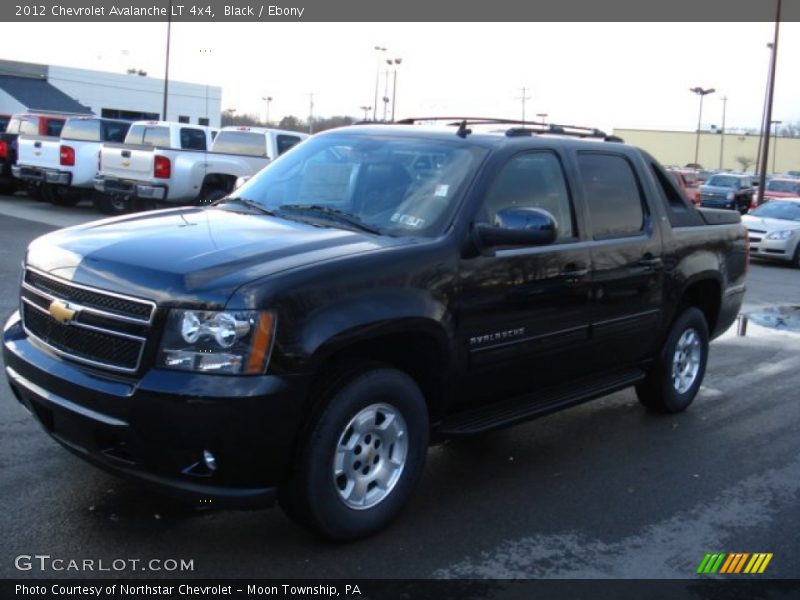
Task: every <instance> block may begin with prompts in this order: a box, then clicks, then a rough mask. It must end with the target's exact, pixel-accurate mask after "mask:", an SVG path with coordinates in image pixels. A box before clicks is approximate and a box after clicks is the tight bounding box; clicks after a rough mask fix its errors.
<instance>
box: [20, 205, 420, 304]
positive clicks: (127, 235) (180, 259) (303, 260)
mask: <svg viewBox="0 0 800 600" xmlns="http://www.w3.org/2000/svg"><path fill="white" fill-rule="evenodd" d="M409 243H411V241H410V240H408V239H405V240H403V239H401V238H392V237H386V236H376V235H369V234H362V233H358V232H353V231H350V230H344V229H337V228H332V227H321V226H315V225H310V224H307V223H300V222H296V221H288V220H284V219H278V218H273V217H268V216H265V215H252V214H243V213H238V212H232V211H228V210H224V209H219V208H206V209H200V208H181V209H170V210H163V211H156V212H151V213H143V214H139V215H134V216H126V217H119V218H114V219H105V220H102V221H94V222H92V223H88V224H85V225H79V226H76V227H70V228H67V229H61V230H58V231H55V232H52V233H49V234H47V235H44V236H42V237H40V238H37V239H36V240H34V241H33V243H31V245H30V246H29V248H28V255H27V259H26V260H27V264H28V265H30V266H31V267H34V268H37V269H39V270H40V271H44V272H46V273H50V274H52V275H54V276H57V277H60V278H62V279H65V280H68V281H72V282H75V283H79V284H82V285H88V286H92V287H96V288H99V289H102V290H108V291H113V292H117V293H122V294H127V295H132V296H137V297H140V298H144V299H149V300H154V301H155V302H157V303H158V304H160V305H167V306H168V305H181V304H183V305H186V304H202V305H206V306H208V307H209V308H211V307H214V306H217V307H222V306H224V305H225V303H226V302H227V300H228V299H229V298H230V296H231V294H232V293H233V292H234V291H235V290H236V289H237V288H238V287H240V286H241V285H243V284H245V283H248V282H250V281H253V280H255V279H258V278H261V277H266V276H269V275H273V274H275V273H279V272H281V271H285V270H287V269H293V268H297V267H302V266H305V265H310V264H317V263H321V262H325V261H329V260H334V259H337V258H341V257H345V256H348V255H353V254H360V253H364V252H372V251H376V250H380V249H382V248H386V247H390V246H397V245H403V244H409Z"/></svg>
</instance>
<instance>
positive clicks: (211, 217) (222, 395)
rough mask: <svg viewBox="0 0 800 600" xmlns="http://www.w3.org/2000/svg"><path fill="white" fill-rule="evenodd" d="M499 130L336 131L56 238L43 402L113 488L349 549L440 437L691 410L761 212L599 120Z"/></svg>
mask: <svg viewBox="0 0 800 600" xmlns="http://www.w3.org/2000/svg"><path fill="white" fill-rule="evenodd" d="M481 121H482V122H484V123H485V122H486V120H485V119H482V120H481ZM497 123H498V124H497V125H495V126H494V127H493V129H495V130H496V132H483V133H482V132H480V131H474V132H473V130H472V128H475V129H477V127H478V124H475V125H472V126H470V124H469V123H468V122H467V121H466V120H464V121H463V122H462V123H461V124H460V125H459V126H458V127H457V128H451V127H428V126H423V125H419V126H411V125H408V124H396V125H363V126H354V127H347V128H340V129H335V130H331V131H328V132H323V133H320V134H318V135H316V136H314V137H312V138H310V139H308V140H307V141H305V142H303V143H302V144H300V145H299V146H297V147H296V148H295V149H293V150H292V151H291V152H289V153H287V154H286V155H285V156H283V157H282V158H281V159H280V160H277V161H275V162H273V163H271V164H269V165H268V166H267V167H265V168H264V169H263V170H262V171H261V172H259V173H258V174H256V175H255V176H253V177H252V178H251V179H250V180H249V181H248V182H246V183H245V184H244V185H242V187H241V188H239V189H238V190H237V191H236V193H235V195H234V196H231V197H228V198H225V199H224V200H222V201H221V202H219V203H217V204H216V205H214V206H210V207H182V208H173V209H167V210H163V211H154V212H152V213H149V214H146V215H135V216H130V217H120V218H118V219H114V220H111V221H106V222H100V223H90V224H86V225H82V226H77V227H71V228H68V229H62V230H58V231H55V232H52V233H49V234H47V235H45V236H43V237H40V238H38V239H37V240H35V241H34V242H33V243H31V245H30V247H29V248H28V251H27V253H26V255H25V256H26V259H25V263H24V265H23V268H24V272H23V274H22V288H21V300H20V310H19V311H18V312H16V313H15V314H14V315H13V316H12V317H11V318H10V319H9V320H8V322H7V324H6V326H5V330H4V332H3V361H4V364H5V371H6V375H7V377H8V381H9V383H10V384H11V388H12V390H13V392H14V395H15V397H16V398H17V399H18V400H19V401H20V402H21V403H23V404H24V405H25V406H26V407H27V408H28V409H29V410H30V411H31V413H32V415H33V417H34V418H36V419H37V420H39V421H40V422H41V423H42V424H43V425H44V427H45V430H46V431H47V432H48V433H50V434H51V435H52V436H53V437H54V438H55V439H56V440H57V441H58V442H60V443H61V444H63V445H64V446H66V447H67V448H68V449H69V450H71V451H72V452H74V453H75V454H77V455H78V456H80V457H81V458H84V459H86V460H88V461H90V462H92V463H94V464H96V465H99V466H101V467H103V468H104V469H107V470H109V471H111V472H113V473H117V474H119V475H122V476H126V477H129V478H132V479H134V480H138V481H139V482H141V483H142V484H143V485H147V486H150V487H152V488H155V489H160V490H161V491H164V492H166V493H171V494H173V495H176V496H178V497H180V498H183V499H185V500H188V501H191V502H196V503H200V502H202V503H204V505H205V504H206V503H208V502H209V501H212V502H213V505H214V506H243V505H244V506H259V505H264V504H268V503H270V502H272V501H273V500H274V499H276V498H277V500H278V501H279V502H280V503H281V505H282V506H283V507H284V509H285V510H286V512H287V513H288V514H289V515H290V516H291V517H292V518H294V519H295V520H297V521H298V522H300V523H302V524H304V525H307V526H309V527H311V528H313V529H315V530H316V531H318V532H320V533H321V534H323V535H325V536H328V537H330V538H334V539H338V540H345V539H353V538H357V537H360V536H364V535H368V534H370V533H373V532H375V531H376V530H378V529H380V528H382V527H383V526H385V525H386V524H388V523H389V522H390V521H391V520H392V519H393V518H394V517H395V516H396V515H397V514H398V512H399V511H400V510H401V508H402V507H403V506H404V505H405V504H406V503H407V501H408V499H409V497H410V496H411V493H412V491H413V489H414V487H415V485H416V484H417V482H418V480H419V479H420V475H421V473H422V470H423V466H424V463H425V457H426V453H427V448H428V445H429V442H430V441H432V440H433V441H435V440H442V439H444V438H448V437H461V436H467V435H472V434H478V433H481V432H485V431H489V430H492V429H496V428H500V427H506V426H510V425H513V424H516V423H519V422H521V421H525V420H528V419H532V418H535V417H538V416H542V415H546V414H549V413H552V412H553V411H557V410H561V409H564V408H567V407H570V406H574V405H576V404H580V403H582V402H586V401H589V400H592V399H594V398H598V397H601V396H604V395H606V394H610V393H612V392H615V391H617V390H621V389H623V388H627V387H629V386H635V387H636V393H637V395H638V397H639V399H640V400H641V402H642V403H643V404H644V405H645V406H647V407H649V408H651V409H653V410H656V411H661V412H666V413H676V412H679V411H682V410H684V409H685V408H687V407H688V406H689V404H691V402H692V400H693V399H694V397H695V395H696V393H697V391H698V389H699V387H700V385H701V383H702V380H703V376H704V373H705V368H706V359H707V357H708V352H709V340H710V339H712V338H714V337H716V336H718V335H720V334H721V333H722V332H723V331H725V330H726V329H727V328H728V327H729V326H730V325H731V324H732V323H733V321H734V319H735V318H736V315H737V314H738V312H739V309H740V307H741V303H742V298H743V295H744V290H745V273H746V267H747V258H748V257H747V250H746V241H747V240H746V230H745V228H744V227H743V226H742V224H741V222H740V217H739V215H738V214H736V213H735V212H733V211H715V210H708V209H695V208H694V207H693V206H692V205H691V204H690V203H689V202H688V201H687V200H686V198H684V197H683V196H682V195H681V194H679V193H678V191H677V189H676V188H675V186H674V185H673V184H672V182H671V180H670V178H669V176H668V175H667V173H666V172H665V171H663V170H662V169H661V167H660V166H659V165H658V163H657V162H656V160H655V159H654V158H652V157H651V156H650V155H649V154H647V153H646V152H644V151H642V150H639V149H636V148H634V147H631V146H627V145H625V144H622V143H618V142H617V141H615V139H618V138H613V137H610V136H605V135H604V134H602V132H598V130H596V129H590V128H587V129H583V128H580V129H579V128H572V127H559V128H558V130H557V131H558V135H549V134H548V132H549V131H551V128H550V126H547V127H519V126H508V125H506V124H505V123H506V122H504V121H502V120H498V122H497ZM500 125H503V126H502V127H499V126H500ZM223 134H224V132H221V133H220V134H219V136H218V139H219V138H220V137H222V136H223ZM570 134H572V135H574V137H569V135H570ZM581 137H590V138H596V140H594V141H593V140H588V139H580V138H581ZM596 451H600V450H599V449H596ZM32 468H35V465H33V466H32ZM620 468H625V467H624V466H621V467H620ZM462 493H469V491H463V492H462ZM53 501H58V499H57V498H53ZM540 508H541V507H540Z"/></svg>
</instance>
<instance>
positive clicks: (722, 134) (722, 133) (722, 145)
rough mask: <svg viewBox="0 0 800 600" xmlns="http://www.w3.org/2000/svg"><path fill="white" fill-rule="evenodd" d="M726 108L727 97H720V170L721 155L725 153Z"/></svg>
mask: <svg viewBox="0 0 800 600" xmlns="http://www.w3.org/2000/svg"><path fill="white" fill-rule="evenodd" d="M727 108H728V97H727V96H723V97H722V129H721V130H720V137H719V168H720V171H721V170H722V155H723V153H724V152H725V109H727Z"/></svg>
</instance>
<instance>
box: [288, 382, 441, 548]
mask: <svg viewBox="0 0 800 600" xmlns="http://www.w3.org/2000/svg"><path fill="white" fill-rule="evenodd" d="M330 393H331V397H330V398H329V399H328V402H327V405H326V406H325V408H324V410H323V411H322V412H321V414H320V415H319V417H318V418H317V420H316V422H315V423H314V425H313V427H312V428H311V431H310V434H309V435H308V438H307V439H306V441H305V444H304V446H303V447H302V448H301V450H300V452H299V459H298V462H297V464H296V466H295V468H294V470H293V472H292V477H291V479H290V481H288V482H287V483H286V485H284V486H283V487H281V489H280V490H279V495H278V499H279V502H280V504H281V506H282V508H283V509H284V511H285V512H286V513H287V514H288V515H289V516H290V517H291V518H292V519H293V520H295V521H296V522H298V523H300V524H301V525H303V526H305V527H308V528H311V529H313V530H315V531H316V532H318V533H320V534H322V535H323V536H325V537H328V538H331V539H334V540H353V539H356V538H360V537H364V536H367V535H370V534H372V533H375V532H376V531H378V530H380V529H381V528H383V527H385V526H386V525H387V524H388V523H389V522H390V521H391V520H392V519H394V518H395V517H396V516H397V514H398V513H399V512H400V511H401V510H402V508H403V507H404V506H405V504H406V503H407V501H408V499H409V498H410V496H411V493H412V492H413V490H414V487H415V486H416V484H417V482H418V480H419V477H420V475H421V473H422V470H423V467H424V464H425V458H426V455H427V451H428V411H427V406H426V404H425V398H424V397H423V395H422V392H421V391H420V389H419V387H418V386H417V384H416V383H415V382H414V380H413V379H412V378H411V377H409V376H408V375H407V374H405V373H403V372H402V371H398V370H396V369H391V368H382V367H379V368H374V369H371V370H369V371H366V372H361V373H360V374H356V375H354V376H352V378H351V379H350V380H349V381H347V383H345V384H344V385H343V386H342V387H334V388H333V389H332V390H331V391H330Z"/></svg>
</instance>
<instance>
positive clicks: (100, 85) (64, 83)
mask: <svg viewBox="0 0 800 600" xmlns="http://www.w3.org/2000/svg"><path fill="white" fill-rule="evenodd" d="M221 104H222V88H220V87H219V86H213V85H204V84H198V83H185V82H182V81H172V80H170V81H169V86H168V99H167V115H166V120H168V121H179V122H183V123H195V124H198V125H210V126H212V127H219V126H220V113H221V108H220V107H221ZM163 107H164V80H163V79H157V78H153V77H147V76H142V75H139V74H138V73H131V74H127V73H108V72H104V71H92V70H89V69H73V68H71V67H59V66H54V65H40V64H34V63H20V62H15V61H7V60H0V113H2V114H14V113H21V112H29V111H31V112H32V111H39V112H63V113H93V114H95V115H98V116H102V117H110V118H116V119H130V120H140V119H162V118H164V116H163V115H162V114H161V113H162V110H163Z"/></svg>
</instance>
